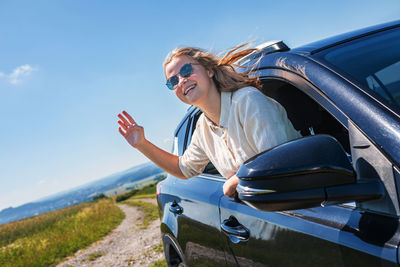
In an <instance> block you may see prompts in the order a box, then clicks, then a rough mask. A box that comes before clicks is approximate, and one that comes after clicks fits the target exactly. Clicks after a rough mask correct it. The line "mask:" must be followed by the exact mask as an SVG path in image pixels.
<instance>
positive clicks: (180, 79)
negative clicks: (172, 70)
mask: <svg viewBox="0 0 400 267" xmlns="http://www.w3.org/2000/svg"><path fill="white" fill-rule="evenodd" d="M178 79H179V81H178V86H180V85H181V83H182V84H184V83H186V82H187V78H185V77H182V76H181V75H178Z"/></svg>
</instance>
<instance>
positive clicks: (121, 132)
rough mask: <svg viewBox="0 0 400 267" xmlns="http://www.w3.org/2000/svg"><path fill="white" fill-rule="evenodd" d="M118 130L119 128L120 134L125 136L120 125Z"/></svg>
mask: <svg viewBox="0 0 400 267" xmlns="http://www.w3.org/2000/svg"><path fill="white" fill-rule="evenodd" d="M118 130H119V132H120V134H122V136H123V137H125V135H126V132H124V131H123V130H122V129H121V127H118Z"/></svg>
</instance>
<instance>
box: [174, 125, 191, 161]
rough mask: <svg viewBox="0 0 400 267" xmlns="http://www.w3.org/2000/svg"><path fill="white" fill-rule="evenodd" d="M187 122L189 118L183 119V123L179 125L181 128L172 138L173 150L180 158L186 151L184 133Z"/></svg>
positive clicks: (186, 129)
mask: <svg viewBox="0 0 400 267" xmlns="http://www.w3.org/2000/svg"><path fill="white" fill-rule="evenodd" d="M189 121H190V119H189V118H186V119H185V121H184V122H183V123H182V124H181V127H180V128H179V129H178V130H177V132H176V135H175V138H174V148H173V150H174V151H175V152H176V151H177V152H178V154H177V155H178V156H182V155H183V152H185V149H186V133H187V131H188V126H189ZM176 146H177V147H176Z"/></svg>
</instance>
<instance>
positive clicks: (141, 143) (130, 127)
mask: <svg viewBox="0 0 400 267" xmlns="http://www.w3.org/2000/svg"><path fill="white" fill-rule="evenodd" d="M118 118H119V119H120V120H119V121H118V124H119V125H120V126H121V127H119V129H118V130H119V132H120V133H121V135H122V136H123V137H124V138H125V139H126V141H127V142H128V143H129V144H130V145H131V146H133V147H134V148H136V149H137V150H139V151H140V152H141V153H142V154H143V155H145V156H146V157H147V158H149V159H150V160H151V161H152V162H154V163H155V164H156V165H157V166H159V167H160V168H161V169H163V170H164V171H166V172H168V173H169V174H171V175H173V176H176V177H178V178H181V179H187V178H186V177H185V176H184V175H183V173H182V171H181V169H180V168H179V165H178V162H179V157H178V156H176V155H174V154H171V153H169V152H167V151H165V150H163V149H161V148H159V147H157V146H156V145H154V144H152V143H151V142H150V141H148V140H147V139H146V138H145V136H144V129H143V127H142V126H139V125H137V124H136V122H135V120H134V119H133V118H132V117H131V116H130V115H129V114H128V112H126V111H122V114H118Z"/></svg>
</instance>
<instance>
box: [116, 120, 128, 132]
mask: <svg viewBox="0 0 400 267" xmlns="http://www.w3.org/2000/svg"><path fill="white" fill-rule="evenodd" d="M118 124H119V125H121V127H122V128H123V129H124V130H125V131H127V129H128V127H127V126H126V125H125V124H124V123H123V122H122V121H118Z"/></svg>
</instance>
